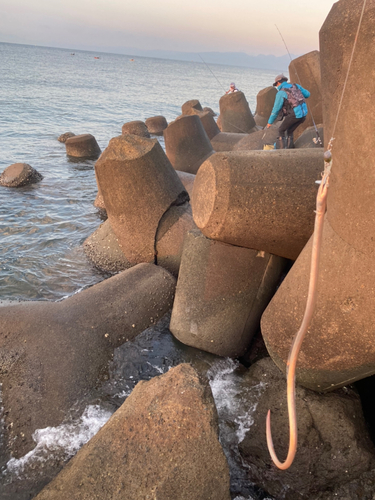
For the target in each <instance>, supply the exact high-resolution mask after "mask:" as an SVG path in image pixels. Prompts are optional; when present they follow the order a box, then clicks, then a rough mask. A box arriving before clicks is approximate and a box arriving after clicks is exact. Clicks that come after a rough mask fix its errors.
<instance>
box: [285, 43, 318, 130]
mask: <svg viewBox="0 0 375 500" xmlns="http://www.w3.org/2000/svg"><path fill="white" fill-rule="evenodd" d="M289 81H290V82H292V83H298V84H299V85H302V87H303V88H305V89H307V90H309V92H310V97H309V98H308V99H307V101H306V103H307V106H308V109H309V113H308V115H307V117H306V120H305V121H304V122H303V123H302V124H301V125H299V126H298V127H297V129H296V131H295V133H294V139H297V138H298V137H299V136H300V135H301V134H302V132H304V131H305V130H306V129H307V128H308V127H311V125H313V118H314V121H315V123H316V124H318V123H323V108H322V85H321V75H320V53H319V51H318V50H313V51H312V52H309V53H308V54H304V55H303V56H300V57H297V58H296V59H293V61H291V62H290V64H289Z"/></svg>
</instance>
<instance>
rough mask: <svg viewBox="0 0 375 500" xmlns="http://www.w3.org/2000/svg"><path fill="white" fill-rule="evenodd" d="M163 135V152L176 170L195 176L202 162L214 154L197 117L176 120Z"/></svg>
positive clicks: (183, 117)
mask: <svg viewBox="0 0 375 500" xmlns="http://www.w3.org/2000/svg"><path fill="white" fill-rule="evenodd" d="M163 134H164V141H165V151H166V153H167V156H168V158H169V161H170V162H171V163H172V165H173V167H174V168H175V169H176V170H181V171H182V172H188V173H190V174H196V173H197V171H198V168H199V167H200V166H201V164H202V163H203V162H204V160H206V159H207V158H208V157H209V156H211V155H212V154H213V152H214V151H213V149H212V146H211V142H210V139H209V138H208V136H207V134H206V132H205V130H204V128H203V125H202V122H201V120H200V119H199V116H197V115H191V116H182V117H181V118H178V119H177V120H175V121H174V122H172V123H170V124H169V125H168V128H166V129H165V130H164V132H163Z"/></svg>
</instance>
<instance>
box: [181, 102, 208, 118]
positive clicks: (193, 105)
mask: <svg viewBox="0 0 375 500" xmlns="http://www.w3.org/2000/svg"><path fill="white" fill-rule="evenodd" d="M196 111H203V108H202V105H201V103H200V102H199V101H198V99H191V100H190V101H186V102H184V104H183V105H182V106H181V112H182V114H183V115H192V114H195V112H196Z"/></svg>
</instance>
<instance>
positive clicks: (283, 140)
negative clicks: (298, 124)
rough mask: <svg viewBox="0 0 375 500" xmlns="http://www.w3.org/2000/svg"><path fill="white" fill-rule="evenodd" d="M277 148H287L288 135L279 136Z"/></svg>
mask: <svg viewBox="0 0 375 500" xmlns="http://www.w3.org/2000/svg"><path fill="white" fill-rule="evenodd" d="M275 144H276V148H275V149H286V148H287V138H286V137H278V138H277V139H276V142H275Z"/></svg>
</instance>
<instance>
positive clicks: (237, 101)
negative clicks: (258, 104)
mask: <svg viewBox="0 0 375 500" xmlns="http://www.w3.org/2000/svg"><path fill="white" fill-rule="evenodd" d="M219 106H220V124H221V127H220V129H221V131H222V132H234V133H242V134H249V133H250V132H252V131H253V129H254V127H255V125H256V123H255V121H254V117H253V115H252V113H251V111H250V107H249V103H248V102H247V100H246V97H245V94H244V93H243V92H233V93H232V94H224V95H223V96H222V97H221V98H220V101H219Z"/></svg>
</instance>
